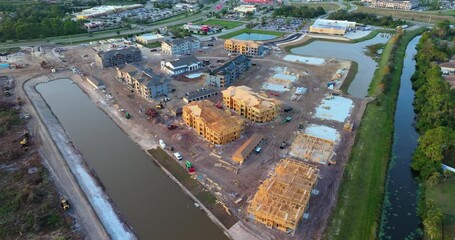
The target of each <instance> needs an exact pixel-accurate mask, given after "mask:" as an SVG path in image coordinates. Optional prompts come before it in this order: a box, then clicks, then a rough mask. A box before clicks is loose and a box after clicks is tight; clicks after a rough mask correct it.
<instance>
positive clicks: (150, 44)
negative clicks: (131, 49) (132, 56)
mask: <svg viewBox="0 0 455 240" xmlns="http://www.w3.org/2000/svg"><path fill="white" fill-rule="evenodd" d="M139 44H141V45H142V46H144V47H148V48H157V47H161V42H153V43H149V44H142V43H139Z"/></svg>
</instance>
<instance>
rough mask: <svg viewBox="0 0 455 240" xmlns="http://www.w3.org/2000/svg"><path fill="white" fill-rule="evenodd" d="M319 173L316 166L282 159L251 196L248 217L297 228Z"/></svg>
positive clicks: (285, 228) (289, 229)
mask: <svg viewBox="0 0 455 240" xmlns="http://www.w3.org/2000/svg"><path fill="white" fill-rule="evenodd" d="M318 174H319V169H317V168H316V167H315V166H312V165H309V164H306V163H303V162H300V161H296V160H292V159H289V158H287V159H281V160H280V162H279V163H278V165H277V166H276V168H275V171H274V172H273V173H272V174H271V176H270V177H269V178H268V179H266V180H265V181H264V182H263V183H262V184H261V185H260V186H259V189H258V191H257V192H256V194H255V195H254V197H253V199H252V200H251V202H250V204H249V206H248V209H247V211H248V217H249V218H250V219H252V220H254V221H256V222H260V223H263V224H265V225H266V226H267V227H269V228H276V229H279V230H281V231H285V232H291V233H292V232H294V231H295V229H296V228H297V226H298V224H299V222H300V221H301V220H302V217H303V214H304V212H305V208H306V206H307V204H308V202H309V200H310V196H311V191H312V189H313V187H314V186H315V185H316V183H317V180H318Z"/></svg>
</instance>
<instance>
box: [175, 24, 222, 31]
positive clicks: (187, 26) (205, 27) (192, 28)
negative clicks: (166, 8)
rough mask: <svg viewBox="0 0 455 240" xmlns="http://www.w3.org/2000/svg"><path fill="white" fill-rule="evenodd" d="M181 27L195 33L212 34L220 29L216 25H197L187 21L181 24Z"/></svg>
mask: <svg viewBox="0 0 455 240" xmlns="http://www.w3.org/2000/svg"><path fill="white" fill-rule="evenodd" d="M183 29H186V30H188V31H189V32H192V33H197V34H213V33H217V32H220V31H221V28H218V27H214V26H209V25H197V24H192V23H187V24H185V25H183Z"/></svg>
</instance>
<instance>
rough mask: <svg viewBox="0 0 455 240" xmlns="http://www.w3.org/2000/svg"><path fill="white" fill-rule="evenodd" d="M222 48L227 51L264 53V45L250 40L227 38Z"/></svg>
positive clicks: (246, 53)
mask: <svg viewBox="0 0 455 240" xmlns="http://www.w3.org/2000/svg"><path fill="white" fill-rule="evenodd" d="M224 50H225V51H227V52H229V53H239V54H244V55H248V56H262V54H263V53H264V46H262V45H261V44H259V43H257V42H255V41H251V40H237V39H227V40H226V41H224Z"/></svg>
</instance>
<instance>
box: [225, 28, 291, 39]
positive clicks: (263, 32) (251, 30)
mask: <svg viewBox="0 0 455 240" xmlns="http://www.w3.org/2000/svg"><path fill="white" fill-rule="evenodd" d="M242 33H258V34H270V35H274V36H277V37H282V36H284V33H282V32H276V31H265V30H256V29H250V28H244V29H241V30H238V31H235V32H231V33H228V34H225V35H222V36H219V37H218V38H222V39H228V38H231V37H235V36H237V35H240V34H242Z"/></svg>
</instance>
